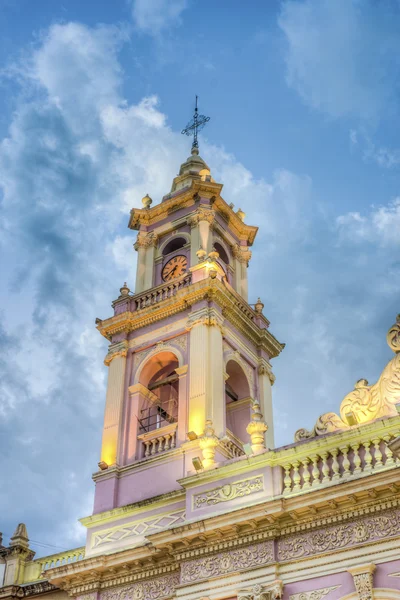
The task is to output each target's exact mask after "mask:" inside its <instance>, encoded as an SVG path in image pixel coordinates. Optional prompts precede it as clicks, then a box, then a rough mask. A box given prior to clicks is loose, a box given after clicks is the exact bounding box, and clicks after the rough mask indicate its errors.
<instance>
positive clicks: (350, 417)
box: [346, 411, 358, 427]
mask: <svg viewBox="0 0 400 600" xmlns="http://www.w3.org/2000/svg"><path fill="white" fill-rule="evenodd" d="M346 421H347V423H348V424H349V425H350V427H351V426H352V425H357V422H358V421H357V416H356V415H355V414H354V413H353V411H350V412H348V413H346Z"/></svg>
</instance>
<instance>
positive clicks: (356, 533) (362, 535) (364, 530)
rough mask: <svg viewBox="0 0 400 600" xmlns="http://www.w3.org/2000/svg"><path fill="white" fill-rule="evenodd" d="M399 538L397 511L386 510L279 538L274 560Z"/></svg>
mask: <svg viewBox="0 0 400 600" xmlns="http://www.w3.org/2000/svg"><path fill="white" fill-rule="evenodd" d="M399 536H400V510H399V509H394V510H388V511H385V512H383V513H382V514H378V515H375V516H373V517H366V518H363V519H360V518H358V519H357V518H356V519H354V520H353V521H351V522H348V523H343V524H340V525H338V524H336V525H334V526H332V527H327V528H325V529H319V530H316V531H314V532H309V531H308V532H306V533H300V534H297V535H289V536H287V537H283V538H281V539H280V540H279V541H278V560H279V561H288V560H294V559H296V558H304V557H307V556H313V555H314V554H323V553H325V552H333V551H335V550H339V549H342V548H348V547H353V546H357V545H358V544H363V543H365V542H375V541H379V540H383V539H387V538H391V537H399Z"/></svg>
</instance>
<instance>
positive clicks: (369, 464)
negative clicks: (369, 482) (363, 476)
mask: <svg viewBox="0 0 400 600" xmlns="http://www.w3.org/2000/svg"><path fill="white" fill-rule="evenodd" d="M370 445H371V442H366V443H365V444H364V448H365V455H364V462H365V465H364V473H366V472H367V473H368V472H369V471H371V470H372V454H371V449H370Z"/></svg>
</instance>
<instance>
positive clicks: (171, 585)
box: [100, 573, 179, 600]
mask: <svg viewBox="0 0 400 600" xmlns="http://www.w3.org/2000/svg"><path fill="white" fill-rule="evenodd" d="M178 584H179V573H172V574H170V575H166V576H164V577H158V578H156V579H150V580H148V581H141V582H138V583H134V584H132V585H127V586H124V587H119V588H114V589H111V590H107V591H106V592H102V594H101V596H100V600H142V599H143V600H161V598H169V597H171V596H173V595H174V593H175V588H176V586H177V585H178Z"/></svg>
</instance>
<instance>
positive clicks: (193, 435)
mask: <svg viewBox="0 0 400 600" xmlns="http://www.w3.org/2000/svg"><path fill="white" fill-rule="evenodd" d="M187 436H188V439H189V440H190V441H191V442H193V441H194V440H197V433H196V432H195V431H189V432H188V434H187Z"/></svg>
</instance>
